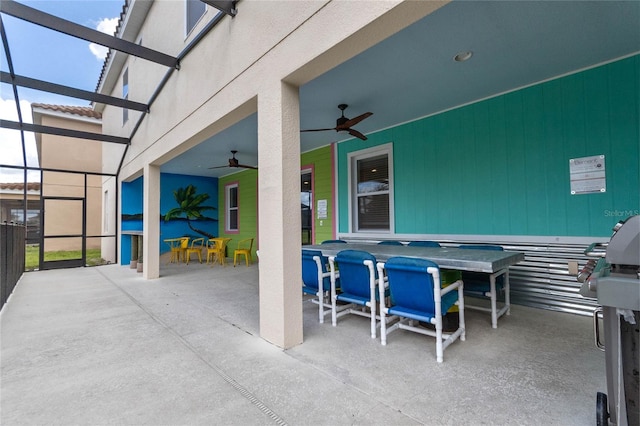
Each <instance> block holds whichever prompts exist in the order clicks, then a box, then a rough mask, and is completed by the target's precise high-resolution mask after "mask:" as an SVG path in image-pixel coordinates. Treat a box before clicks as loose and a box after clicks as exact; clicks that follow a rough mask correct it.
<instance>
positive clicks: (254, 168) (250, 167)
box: [236, 164, 258, 170]
mask: <svg viewBox="0 0 640 426" xmlns="http://www.w3.org/2000/svg"><path fill="white" fill-rule="evenodd" d="M236 167H241V168H243V169H253V170H258V168H257V167H253V166H247V165H244V164H238V165H237V166H236Z"/></svg>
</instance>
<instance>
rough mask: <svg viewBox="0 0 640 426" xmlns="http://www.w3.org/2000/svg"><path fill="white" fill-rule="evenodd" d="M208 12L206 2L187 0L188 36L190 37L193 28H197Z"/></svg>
mask: <svg viewBox="0 0 640 426" xmlns="http://www.w3.org/2000/svg"><path fill="white" fill-rule="evenodd" d="M206 10H207V5H206V4H205V3H204V2H202V1H200V0H187V31H186V34H187V35H189V33H190V32H191V30H192V29H193V27H195V26H196V24H197V23H198V21H199V20H200V18H201V17H202V15H204V12H205V11H206Z"/></svg>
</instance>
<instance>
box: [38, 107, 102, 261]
mask: <svg viewBox="0 0 640 426" xmlns="http://www.w3.org/2000/svg"><path fill="white" fill-rule="evenodd" d="M40 118H41V124H42V125H44V126H52V127H60V128H67V129H73V130H80V131H84V132H91V133H101V132H102V126H101V124H100V122H99V120H86V119H83V118H80V117H75V116H73V115H69V116H68V117H64V116H61V115H59V116H58V115H49V114H41V115H40ZM38 149H39V154H40V166H41V167H42V168H48V169H59V170H83V171H91V172H101V171H102V146H101V142H97V141H91V140H83V139H77V138H69V137H65V136H57V135H49V134H42V135H39V138H38ZM101 194H102V178H101V177H100V176H97V175H88V176H87V180H86V197H87V200H86V201H87V202H86V235H88V236H98V235H101V234H102V214H103V213H102V196H101ZM42 196H43V197H73V198H84V197H85V177H84V175H83V174H77V173H65V172H51V171H47V172H43V175H42ZM75 221H78V223H80V224H81V223H82V216H78V214H77V212H75V211H73V212H69V211H65V210H64V209H49V211H48V213H47V215H46V216H45V228H44V232H45V236H47V235H59V234H62V233H64V232H67V231H69V229H68V224H69V223H70V222H75ZM78 229H80V232H81V231H82V228H81V226H80V228H78V227H75V226H74V228H73V233H76V231H77V230H78ZM78 245H79V243H78V239H48V240H47V241H46V246H45V248H44V249H45V250H46V251H57V250H78ZM100 246H101V243H100V240H99V239H97V238H96V239H88V240H87V248H88V249H97V248H100Z"/></svg>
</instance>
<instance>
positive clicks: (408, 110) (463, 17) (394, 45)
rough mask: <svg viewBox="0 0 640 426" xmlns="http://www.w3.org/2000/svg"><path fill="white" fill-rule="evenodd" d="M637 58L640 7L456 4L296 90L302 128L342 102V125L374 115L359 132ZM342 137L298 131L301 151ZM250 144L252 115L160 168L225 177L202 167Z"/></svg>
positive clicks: (322, 121) (323, 124)
mask: <svg viewBox="0 0 640 426" xmlns="http://www.w3.org/2000/svg"><path fill="white" fill-rule="evenodd" d="M465 50H471V51H472V52H473V57H472V58H471V59H469V60H468V61H466V62H461V63H459V62H455V61H453V57H454V56H455V54H456V53H458V52H460V51H465ZM639 52H640V2H639V1H562V2H560V1H559V2H556V1H454V2H452V3H450V4H448V5H446V6H444V7H442V8H440V9H439V10H437V11H436V12H435V13H433V14H431V15H429V16H427V17H425V18H424V19H422V20H421V21H419V22H417V23H415V24H413V25H411V26H410V27H408V28H406V29H405V30H403V31H401V32H399V33H397V34H396V35H394V36H392V37H390V38H388V39H386V40H384V41H382V42H381V43H379V44H377V45H376V46H374V47H372V48H371V49H369V50H367V51H365V52H363V53H362V54H360V55H358V56H356V57H354V58H353V59H351V60H349V61H348V62H345V63H343V64H342V65H340V66H338V67H336V68H334V69H332V70H331V71H329V72H327V73H326V74H324V75H322V76H320V77H318V78H317V79H315V80H313V81H311V82H309V83H308V84H305V85H304V86H302V87H301V88H300V114H301V116H300V126H301V128H302V129H309V128H331V127H334V126H335V120H336V118H338V117H339V116H340V111H339V110H338V107H337V106H338V104H340V103H346V104H349V108H348V109H347V110H346V114H345V115H346V116H347V117H349V118H353V117H355V116H358V115H360V114H362V113H364V112H367V111H371V112H373V113H374V114H373V115H372V116H371V117H369V118H367V119H366V120H364V121H362V122H361V123H359V124H358V125H356V126H354V128H355V129H356V130H358V131H360V132H362V133H364V134H367V133H370V132H375V131H377V130H381V129H384V128H388V127H391V126H394V125H397V124H399V123H403V122H406V121H411V120H414V119H416V118H420V117H424V116H428V115H431V114H435V113H438V112H441V111H445V110H448V109H451V108H455V107H457V106H460V105H464V104H467V103H470V102H475V101H477V100H480V99H484V98H487V97H491V96H494V95H497V94H500V93H504V92H508V91H511V90H515V89H518V88H522V87H524V86H528V85H531V84H534V83H537V82H541V81H544V80H547V79H550V78H554V77H557V76H561V75H565V74H568V73H572V72H575V71H579V70H582V69H585V68H588V67H592V66H595V65H598V64H603V63H605V62H608V61H612V60H616V59H619V58H622V57H624V56H628V55H631V54H637V53H639ZM639 96H640V95H639ZM350 138H351V136H349V135H348V134H347V133H336V132H334V131H326V132H310V133H302V134H301V146H300V149H301V151H302V152H305V151H309V150H311V149H314V148H317V147H320V146H324V145H327V144H329V143H331V142H339V141H342V140H346V139H350ZM257 146H258V141H257V117H256V115H255V114H254V115H252V116H250V117H248V118H247V119H245V120H243V121H241V122H239V123H237V124H236V125H234V126H232V127H231V128H229V129H227V130H225V131H223V132H221V133H219V134H217V135H215V136H214V137H212V138H210V139H208V140H206V141H204V142H203V143H201V144H199V145H198V146H196V147H195V148H193V149H191V150H190V151H188V152H186V153H184V154H182V155H180V156H179V157H176V158H175V159H173V160H171V161H169V162H168V163H166V164H164V165H163V166H162V167H161V170H162V172H167V173H183V174H196V175H202V176H223V175H226V174H229V173H234V172H237V171H238V169H231V168H222V169H215V170H210V169H208V167H211V166H219V165H225V164H227V161H228V160H227V159H228V158H229V157H230V156H231V155H230V153H229V151H230V150H231V149H236V150H238V154H237V158H238V159H239V160H240V163H242V164H248V165H257V161H258V156H257Z"/></svg>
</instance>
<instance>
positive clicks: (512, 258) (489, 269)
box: [302, 243, 524, 274]
mask: <svg viewBox="0 0 640 426" xmlns="http://www.w3.org/2000/svg"><path fill="white" fill-rule="evenodd" d="M302 249H303V250H304V249H308V250H320V251H321V252H322V254H323V255H324V256H335V255H336V254H338V252H340V251H342V250H363V251H367V252H369V253H371V254H372V255H374V256H375V257H376V259H377V260H379V261H385V260H387V259H389V258H390V257H394V256H405V257H417V258H420V259H428V260H431V261H433V262H435V263H437V264H438V266H439V267H441V268H444V269H457V270H461V271H475V272H486V273H489V274H491V273H494V272H498V271H500V270H502V269H505V268H508V267H509V266H511V265H514V264H516V263H518V262H520V261H521V260H524V253H520V252H516V251H499V250H474V249H459V248H455V247H415V246H392V245H378V244H367V243H348V244H341V243H336V244H318V245H309V246H302Z"/></svg>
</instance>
